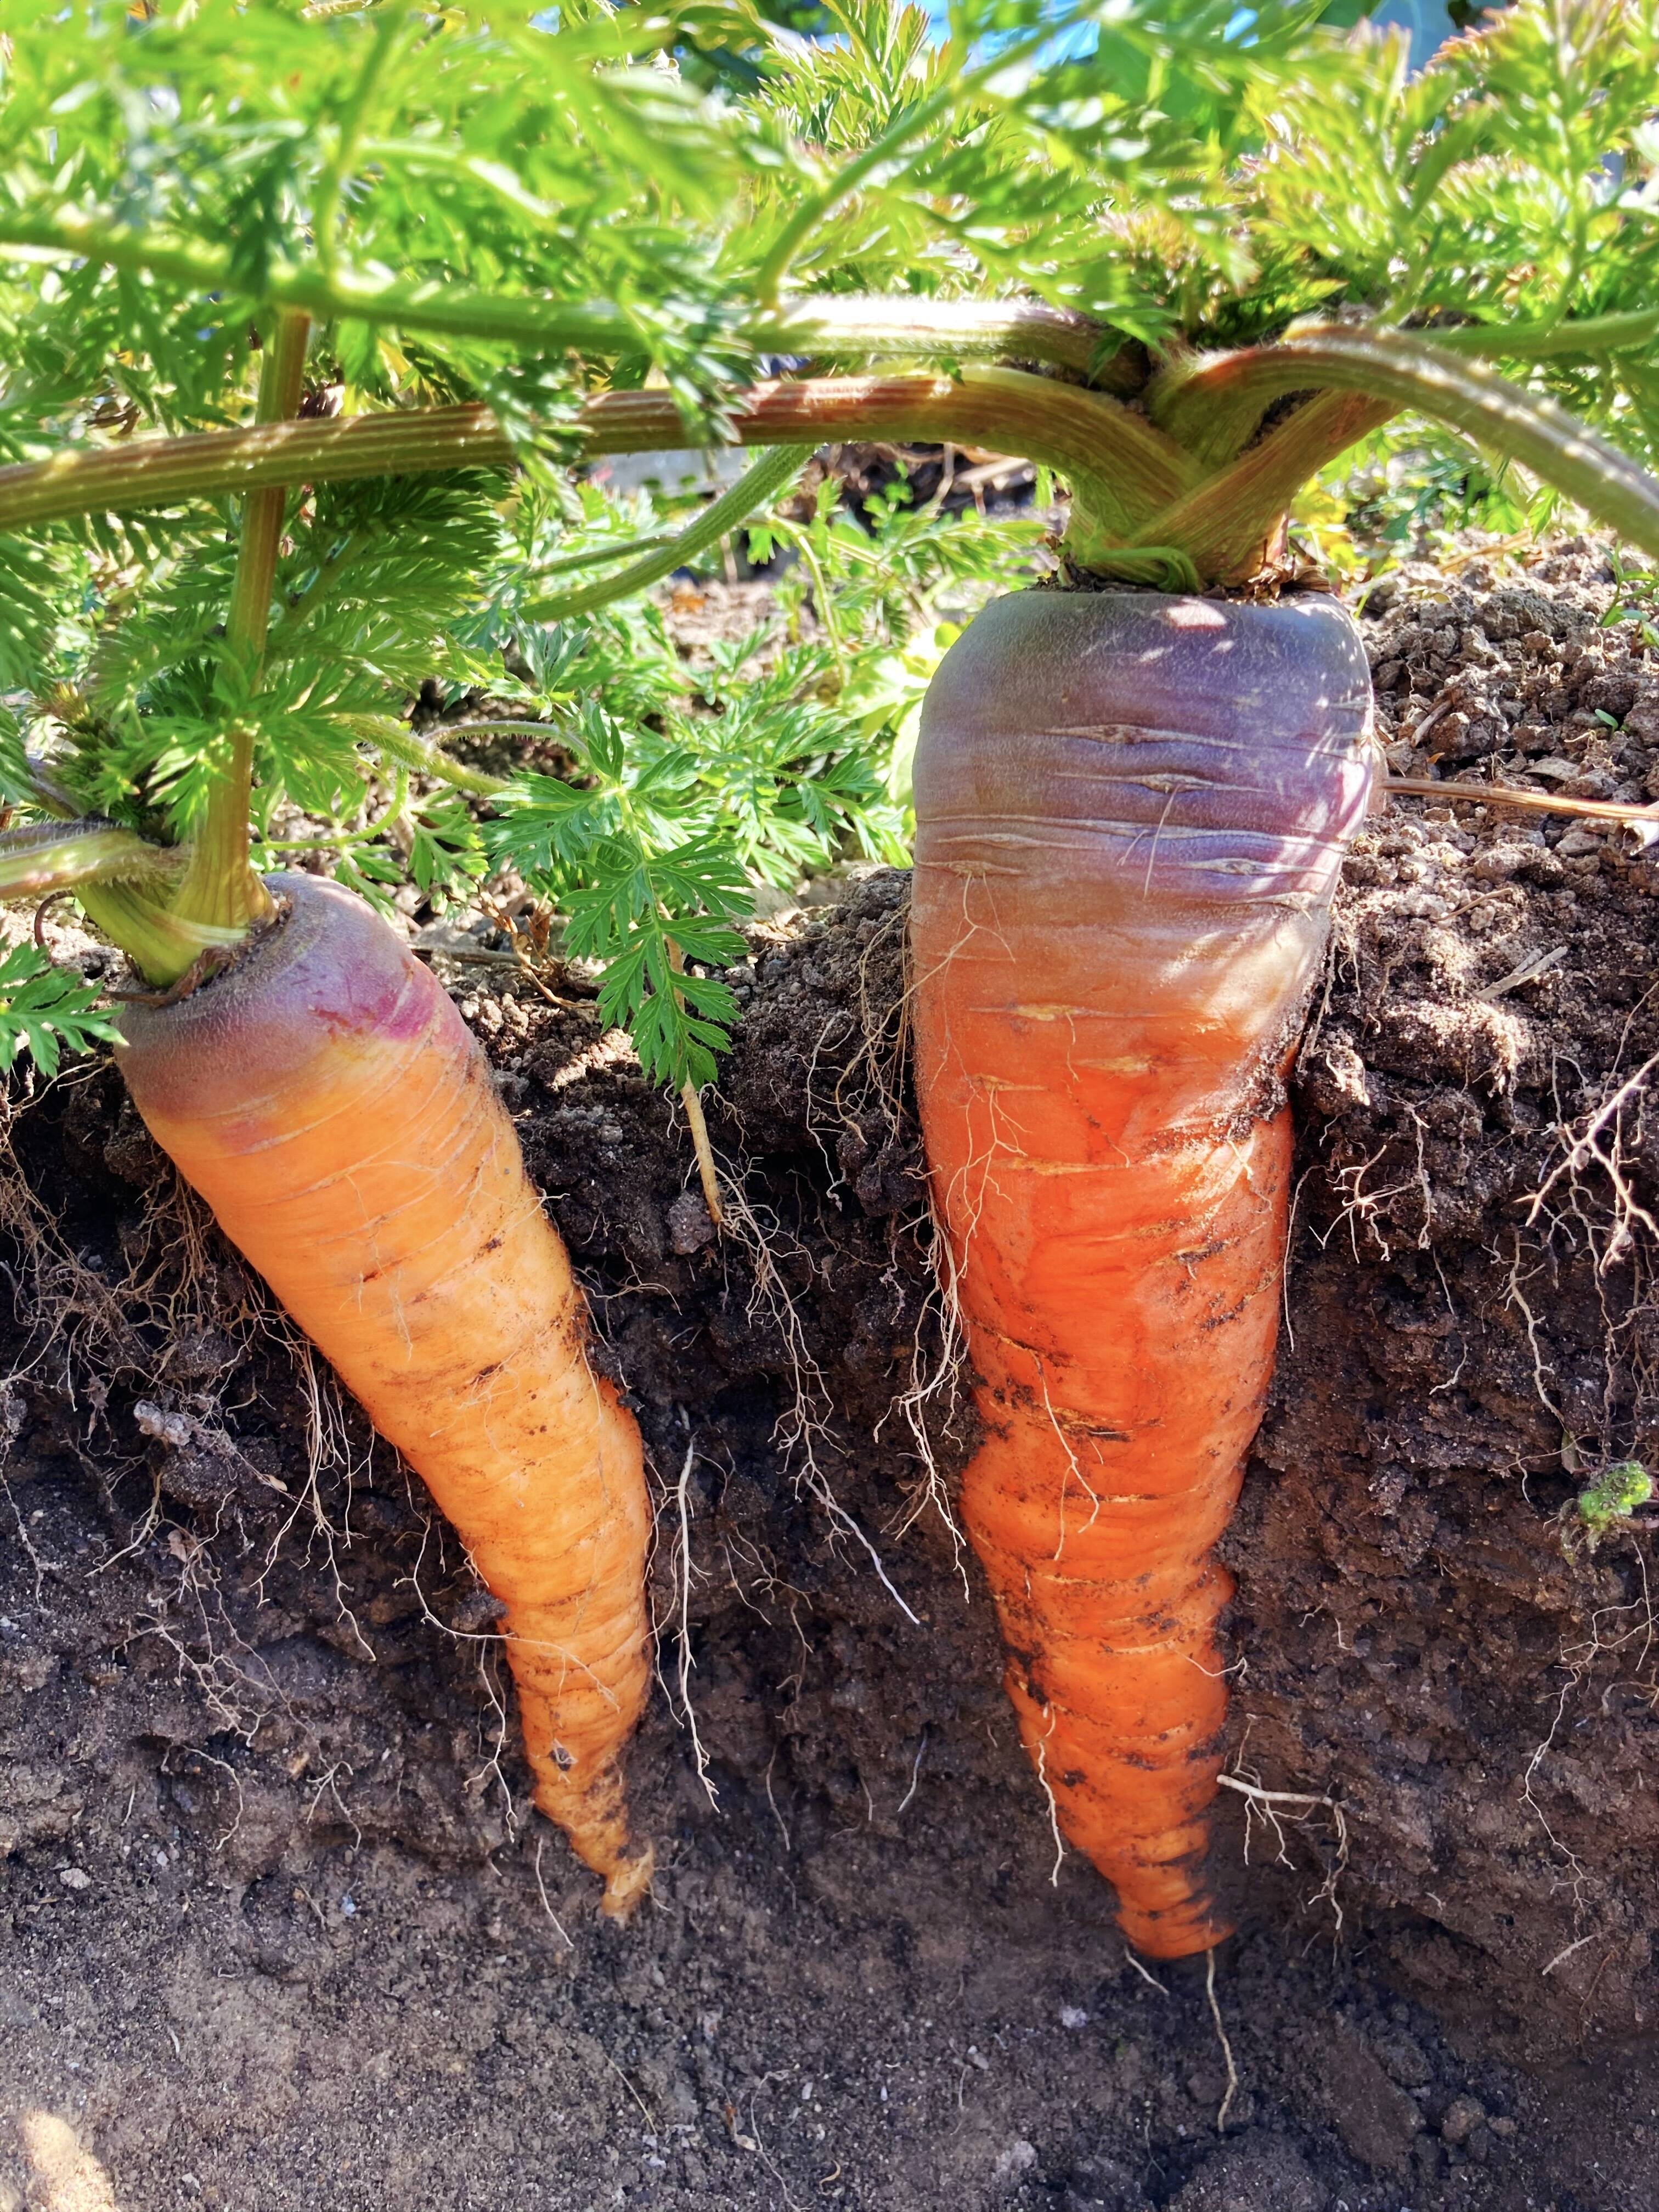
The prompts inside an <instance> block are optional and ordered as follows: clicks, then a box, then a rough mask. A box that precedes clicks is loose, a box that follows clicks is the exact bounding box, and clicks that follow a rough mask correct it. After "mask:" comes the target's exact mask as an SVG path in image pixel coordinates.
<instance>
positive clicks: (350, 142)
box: [311, 0, 409, 276]
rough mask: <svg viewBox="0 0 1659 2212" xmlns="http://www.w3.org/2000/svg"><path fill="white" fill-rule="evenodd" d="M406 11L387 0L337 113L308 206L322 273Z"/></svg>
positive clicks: (330, 260)
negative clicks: (328, 155) (335, 130)
mask: <svg viewBox="0 0 1659 2212" xmlns="http://www.w3.org/2000/svg"><path fill="white" fill-rule="evenodd" d="M408 14H409V0H387V4H386V6H384V7H383V8H382V9H381V10H380V21H379V22H378V23H377V24H376V25H375V28H374V40H373V41H372V42H371V44H370V46H369V49H368V53H367V54H365V55H364V57H363V65H362V69H361V70H359V71H358V74H357V82H356V84H355V85H354V86H353V87H352V88H351V94H350V97H349V99H348V100H347V101H346V104H345V107H344V110H343V113H342V114H341V117H340V122H339V136H338V137H337V140H336V142H335V147H334V155H333V159H332V160H331V161H330V162H329V164H328V167H326V168H325V170H324V172H323V173H322V176H321V178H320V179H319V183H318V187H317V197H316V200H315V202H314V203H313V207H312V210H311V235H312V241H313V245H314V246H315V247H316V249H317V260H318V264H319V267H320V268H321V270H323V273H324V275H325V276H332V275H333V274H334V271H335V269H336V266H337V254H336V252H335V246H336V243H337V240H336V238H335V231H336V228H337V224H338V221H339V212H340V195H341V194H342V192H343V191H344V190H345V183H346V179H347V178H348V176H349V174H350V173H351V169H352V165H353V163H354V162H355V161H356V158H357V149H358V146H359V144H360V143H361V142H362V135H363V126H364V125H365V124H366V123H367V121H368V109H369V104H370V102H371V101H372V100H373V99H374V94H375V90H376V88H377V87H378V86H379V84H380V78H381V77H382V76H383V75H384V74H385V71H386V64H387V62H389V61H390V60H391V58H392V47H393V46H395V45H396V43H397V40H398V34H399V33H400V32H401V31H402V29H403V27H404V20H405V18H406V17H407V15H408Z"/></svg>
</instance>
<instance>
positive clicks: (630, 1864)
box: [599, 1844, 657, 1921]
mask: <svg viewBox="0 0 1659 2212" xmlns="http://www.w3.org/2000/svg"><path fill="white" fill-rule="evenodd" d="M656 1866H657V1855H656V1853H655V1851H654V1850H653V1849H652V1848H651V1845H650V1844H646V1845H645V1847H644V1849H643V1850H640V1851H637V1852H635V1855H634V1856H633V1857H631V1858H625V1859H623V1860H621V1861H619V1862H618V1863H617V1865H616V1866H614V1867H613V1868H612V1869H611V1872H610V1874H609V1875H607V1877H606V1879H605V1895H604V1897H603V1898H602V1899H601V1900H600V1903H599V1910H600V1911H601V1912H603V1913H604V1914H605V1917H607V1919H611V1920H622V1921H627V1920H630V1919H632V1917H633V1916H634V1910H635V1906H636V1905H638V1904H639V1902H640V1900H641V1898H642V1897H644V1896H646V1895H647V1893H648V1892H649V1890H650V1887H651V1877H652V1875H653V1874H654V1873H655V1871H656Z"/></svg>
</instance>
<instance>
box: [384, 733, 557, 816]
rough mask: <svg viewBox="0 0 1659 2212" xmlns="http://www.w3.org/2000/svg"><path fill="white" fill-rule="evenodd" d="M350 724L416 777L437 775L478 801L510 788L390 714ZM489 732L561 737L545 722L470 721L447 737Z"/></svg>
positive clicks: (491, 797) (507, 734)
mask: <svg viewBox="0 0 1659 2212" xmlns="http://www.w3.org/2000/svg"><path fill="white" fill-rule="evenodd" d="M348 721H349V726H351V727H353V728H354V729H355V730H356V732H357V734H358V735H359V736H360V737H361V738H362V741H363V743H364V744H370V745H373V746H374V750H376V751H377V752H379V753H383V754H384V755H385V756H386V759H388V760H390V761H394V762H396V763H397V764H398V767H400V768H409V769H414V770H415V772H416V775H429V776H434V777H435V778H436V779H437V781H439V782H440V783H447V784H451V785H453V787H454V788H455V789H456V790H457V791H466V792H471V794H472V796H473V797H474V798H475V799H494V798H495V797H496V796H497V795H498V794H499V793H501V792H503V791H505V790H506V789H507V784H506V782H505V781H504V780H503V779H502V778H501V776H499V775H486V773H485V772H484V770H483V769H477V768H463V767H462V765H461V763H460V762H459V761H455V760H451V759H450V757H449V756H448V754H447V753H444V752H440V751H439V750H438V748H437V746H436V745H428V744H426V743H425V741H424V740H423V739H422V738H417V737H416V735H415V733H414V732H413V731H412V730H411V729H410V728H409V727H408V726H407V725H406V724H405V723H403V722H396V721H393V720H392V717H391V716H390V715H389V714H384V715H383V714H357V715H353V716H350V717H349V718H348ZM486 731H488V732H490V733H491V734H492V735H494V734H495V733H498V732H499V733H500V734H501V735H503V736H507V737H512V736H518V735H525V734H532V735H535V736H538V737H544V738H545V737H550V736H556V735H557V734H558V733H557V732H556V731H555V730H553V729H551V728H550V726H549V725H548V724H547V723H545V722H469V723H464V724H462V725H460V726H459V727H457V728H455V729H452V730H447V731H446V732H445V735H446V736H447V737H474V736H478V735H481V734H483V732H486Z"/></svg>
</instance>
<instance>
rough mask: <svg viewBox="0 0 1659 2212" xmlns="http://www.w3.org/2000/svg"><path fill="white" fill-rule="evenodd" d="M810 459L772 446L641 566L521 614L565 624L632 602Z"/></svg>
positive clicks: (804, 451) (800, 449) (798, 449)
mask: <svg viewBox="0 0 1659 2212" xmlns="http://www.w3.org/2000/svg"><path fill="white" fill-rule="evenodd" d="M811 458H812V448H811V447H810V446H775V447H772V449H771V450H770V451H769V453H764V454H763V455H762V457H761V459H759V460H757V462H756V463H755V465H754V466H753V467H752V468H750V469H745V470H744V473H743V475H742V476H741V477H738V481H737V483H734V484H732V486H730V488H729V489H727V490H726V491H724V492H722V493H721V494H720V497H719V498H718V499H717V500H716V501H714V505H713V506H712V507H707V508H705V510H704V511H703V513H701V514H700V515H699V516H698V517H697V519H696V521H695V522H692V523H689V524H688V525H687V526H686V527H685V528H684V530H682V531H681V532H679V534H678V537H675V538H670V540H669V541H668V543H667V544H666V545H664V546H660V547H659V549H658V550H657V551H655V552H654V553H647V555H646V556H645V558H644V559H643V560H642V561H636V562H634V564H633V566H632V567H631V568H624V569H623V572H622V574H620V575H619V576H607V577H605V578H604V579H602V580H600V581H599V583H596V584H588V585H586V586H584V588H583V589H582V590H580V591H579V592H566V593H565V595H564V596H563V598H562V599H538V600H537V601H535V602H534V604H533V605H531V606H528V607H526V609H525V613H526V615H527V616H528V617H530V619H531V620H532V622H544V623H554V622H568V620H569V619H570V618H571V617H572V616H573V615H582V614H588V613H591V612H592V610H593V609H594V608H596V607H603V606H608V605H610V604H611V601H612V600H613V599H631V598H632V597H633V595H634V594H635V592H643V591H647V590H648V589H649V588H650V586H652V585H653V584H655V583H659V582H660V581H661V580H662V579H663V577H665V576H669V575H671V574H673V572H674V570H675V569H676V568H684V566H685V565H686V563H687V562H690V561H695V560H696V557H697V556H698V554H700V553H703V552H706V551H707V550H708V548H709V547H710V546H711V545H718V544H719V543H720V539H721V538H725V537H726V536H727V535H728V534H729V533H730V532H732V531H733V530H735V529H736V528H737V527H738V525H739V523H743V522H746V521H747V520H748V519H749V517H750V515H751V514H753V513H755V511H756V509H757V507H769V506H770V505H771V503H772V501H773V500H774V499H775V498H776V497H777V495H779V493H781V491H782V490H783V489H784V487H785V485H786V484H789V483H793V482H794V480H795V478H796V477H798V476H799V474H800V472H801V471H802V470H803V469H804V468H805V466H806V464H807V463H808V461H810V460H811Z"/></svg>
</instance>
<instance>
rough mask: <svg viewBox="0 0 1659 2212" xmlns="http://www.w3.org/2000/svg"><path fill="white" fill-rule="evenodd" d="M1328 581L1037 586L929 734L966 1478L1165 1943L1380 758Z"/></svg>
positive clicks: (1070, 1790) (1075, 1820)
mask: <svg viewBox="0 0 1659 2212" xmlns="http://www.w3.org/2000/svg"><path fill="white" fill-rule="evenodd" d="M1369 730H1370V679H1369V673H1368V671H1367V667H1366V663H1365V656H1364V651H1363V649H1362V648H1361V646H1360V643H1359V640H1358V635H1357V634H1356V632H1355V630H1354V629H1353V626H1352V623H1350V622H1349V620H1348V618H1347V617H1346V614H1345V613H1344V612H1343V611H1342V610H1341V608H1340V606H1338V605H1336V604H1335V603H1334V602H1333V601H1331V600H1329V599H1322V598H1318V599H1316V598H1304V599H1295V600H1288V601H1285V602H1283V603H1280V604H1279V605H1237V604H1229V603H1227V602H1225V601H1222V600H1218V599H1186V598H1177V597H1173V596H1165V595H1164V594H1161V593H1157V592H1098V593H1085V592H1077V593H1068V592H1047V591H1033V592H1022V593H1020V594H1018V595H1017V596H1015V597H1013V598H1010V599H1001V600H999V601H996V602H994V604H993V605H991V606H990V607H988V608H987V610H986V611H984V612H983V613H982V614H981V615H980V616H979V617H978V618H977V619H976V621H975V622H974V623H973V624H972V625H971V626H970V627H969V629H968V630H967V631H966V632H965V633H964V635H963V637H962V638H961V639H960V640H958V641H957V643H956V644H955V645H954V646H953V647H952V648H951V652H950V653H948V654H947V655H946V656H945V660H944V662H943V663H942V664H941V665H940V668H939V672H938V674H937V675H936V677H935V678H934V680H933V686H932V688H931V690H930V691H929V694H928V696H927V702H926V705H925V708H924V712H923V719H922V731H921V742H920V744H919V748H918V751H917V756H916V763H915V802H916V820H917V842H916V871H915V895H914V907H913V913H912V923H911V928H912V946H913V952H914V957H915V1024H916V1046H917V1085H918V1093H919V1099H920V1104H921V1118H922V1124H923V1129H924V1133H925V1137H926V1141H927V1153H928V1159H929V1165H930V1171H931V1175H932V1180H933V1190H934V1194H935V1201H936V1205H937V1206H938V1209H939V1213H940V1215H941V1217H942V1218H943V1222H944V1225H945V1231H946V1234H947V1237H948V1239H949V1243H950V1247H951V1253H952V1255H953V1260H954V1264H955V1269H956V1279H957V1291H958V1295H959V1297H960V1303H961V1309H962V1313H963V1320H964V1322H965V1325H966V1329H967V1334H968V1340H969V1349H970V1352H971V1356H972V1359H973V1363H974V1367H975V1373H976V1376H977V1381H976V1383H975V1396H976V1401H977V1404H978V1408H979V1411H980V1414H981V1420H982V1424H983V1427H984V1431H985V1441H984V1443H983V1444H982V1445H981V1448H980V1449H979V1451H978V1452H977V1454H976V1455H975V1458H974V1460H973V1462H971V1464H970V1466H969V1469H968V1471H967V1474H966V1476H965V1478H964V1482H963V1496H962V1510H963V1518H964V1521H965V1523H966V1526H967V1528H968V1532H969V1536H970V1539H971V1541H972V1542H973V1545H974V1547H975V1550H976V1552H977V1553H978V1555H979V1558H980V1559H981V1561H982V1562H983V1564H984V1567H985V1571H986V1574H987V1579H988V1581H989V1583H990V1585H991V1589H992V1591H993V1594H994V1598H995V1601H996V1604H997V1607H998V1611H999V1615H1000V1623H1001V1626H1002V1629H1003V1633H1004V1638H1005V1642H1006V1647H1007V1651H1008V1666H1007V1677H1006V1679H1007V1687H1008V1691H1009V1694H1010V1696H1011V1698H1012V1702H1013V1705H1014V1708H1015V1711H1016V1713H1017V1716H1018V1723H1019V1728H1020V1732H1021V1735H1022V1736H1023V1738H1024V1743H1025V1747H1026V1750H1027V1752H1028V1753H1029V1754H1030V1758H1031V1759H1032V1761H1033V1763H1034V1764H1035V1765H1036V1768H1037V1770H1038V1773H1039V1776H1040V1778H1041V1779H1042V1783H1043V1784H1044V1785H1045V1787H1046V1789H1047V1790H1048V1793H1049V1797H1050V1802H1051V1805H1052V1808H1053V1812H1054V1818H1055V1820H1056V1821H1057V1822H1058V1825H1059V1827H1060V1830H1061V1831H1062V1832H1064V1834H1065V1835H1066V1837H1067V1838H1070V1839H1071V1841H1072V1842H1073V1843H1074V1844H1076V1845H1077V1847H1078V1848H1079V1850H1082V1851H1083V1852H1084V1853H1085V1855H1086V1856H1087V1857H1089V1858H1090V1859H1091V1860H1092V1861H1093V1863H1094V1864H1095V1865H1096V1866H1097V1868H1098V1869H1100V1871H1101V1872H1102V1873H1103V1874H1104V1875H1106V1876H1107V1877H1108V1879H1109V1881H1111V1882H1112V1883H1113V1884H1114V1886H1115V1888H1116V1891H1117V1896H1118V1908H1119V1919H1120V1923H1121V1926H1122V1928H1123V1929H1124V1932H1125V1934H1126V1935H1127V1937H1128V1938H1129V1940H1130V1942H1132V1943H1133V1945H1134V1946H1135V1947H1136V1948H1138V1949H1140V1950H1142V1951H1144V1952H1146V1953H1147V1954H1150V1955H1152V1956H1154V1957H1158V1958H1179V1957H1182V1956H1186V1955H1188V1954H1192V1953H1194V1952H1198V1951H1202V1950H1206V1949H1208V1948H1212V1946H1213V1945H1214V1944H1215V1943H1217V1942H1219V1941H1220V1940H1221V1939H1222V1937H1223V1936H1225V1935H1226V1934H1227V1933H1228V1932H1230V1930H1229V1928H1228V1924H1227V1922H1226V1919H1225V1916H1224V1915H1223V1913H1222V1912H1221V1911H1220V1909H1219V1907H1218V1905H1217V1904H1216V1902H1215V1900H1214V1898H1213V1896H1212V1891H1211V1888H1210V1886H1209V1882H1208V1880H1207V1876H1206V1871H1205V1859H1206V1851H1207V1846H1208V1819H1207V1814H1208V1809H1209V1807H1210V1804H1211V1802H1212V1798H1213V1796H1214V1794H1215V1790H1216V1778H1217V1775H1218V1772H1219V1768H1220V1737H1221V1731H1222V1727H1223V1723H1224V1720H1225V1711H1226V1700H1225V1678H1224V1674H1223V1668H1222V1662H1221V1659H1220V1657H1219V1656H1218V1649H1217V1624H1218V1617H1219V1615H1220V1613H1221V1611H1222V1608H1223V1607H1224V1606H1225V1603H1226V1601H1227V1600H1228V1598H1229V1596H1230V1595H1231V1589H1232V1584H1231V1578H1230V1577H1229V1576H1228V1574H1227V1572H1226V1571H1225V1569H1224V1568H1223V1567H1222V1566H1221V1565H1219V1564H1218V1562H1217V1561H1216V1560H1215V1559H1213V1558H1212V1556H1211V1554H1212V1547H1213V1546H1214V1544H1215V1542H1216V1541H1217V1539H1218V1537H1219V1536H1220V1534H1221V1533H1222V1531H1223V1529H1224V1528H1225V1526H1226V1523H1227V1521H1228V1518H1229V1516H1230V1515H1231V1511H1232V1509H1233V1505H1234V1504H1235V1502H1236V1500H1237V1494H1238V1490H1239V1486H1240V1483H1241V1480H1242V1475H1243V1462H1244V1459H1245V1455H1246V1454H1247V1452H1248V1450H1249V1445H1250V1442H1251V1439H1252V1437H1254V1435H1255V1430H1256V1427H1257V1425H1258V1423H1259V1421H1260V1419H1261V1412H1262V1407H1263V1402H1264V1397H1265V1393H1266V1390H1267V1383H1268V1381H1269V1378H1270V1375H1271V1370H1272V1364H1273V1349H1274V1341H1275V1336H1276V1332H1277V1325H1278V1315H1279V1296H1280V1284H1281V1279H1282V1273H1283V1262H1284V1252H1285V1235H1286V1188H1287V1182H1288V1170H1289V1164H1290V1145H1291V1130H1290V1119H1289V1114H1288V1111H1287V1109H1286V1107H1285V1090H1284V1077H1285V1073H1286V1071H1287V1067H1288V1064H1289V1058H1290V1055H1291V1050H1292V1048H1293V1046H1294V1042H1295V1039H1296V1036H1297V1029H1298V1025H1299V1024H1300V1022H1301V1020H1302V1018H1303V1016H1304V1010H1305V1007H1306V1005H1307V1002H1308V996H1309V993H1310V987H1311V986H1312V983H1313V980H1314V978H1315V976H1316V973H1317V970H1318V967H1319V963H1320V961H1321V957H1322V951H1323V946H1324V943H1325V938H1326V932H1327V927H1328V913H1329V908H1330V902H1331V896H1332V893H1333V890H1334V885H1335V882H1336V878H1337V876H1338V874H1339V872H1340V861H1341V856H1342V853H1343V851H1344V849H1345V848H1346V843H1347V842H1348V840H1349V839H1350V838H1351V837H1352V834H1353V832H1354V830H1355V829H1357V827H1358V823H1359V821H1360V819H1361V818H1362V817H1363V815H1364V809H1365V806H1366V804H1367V800H1368V796H1369V791H1370V775H1371V769H1370V739H1369Z"/></svg>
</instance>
